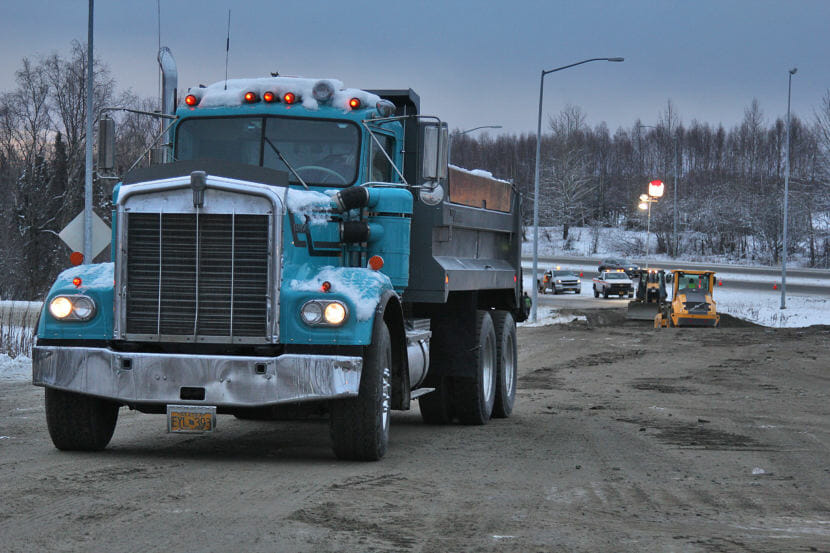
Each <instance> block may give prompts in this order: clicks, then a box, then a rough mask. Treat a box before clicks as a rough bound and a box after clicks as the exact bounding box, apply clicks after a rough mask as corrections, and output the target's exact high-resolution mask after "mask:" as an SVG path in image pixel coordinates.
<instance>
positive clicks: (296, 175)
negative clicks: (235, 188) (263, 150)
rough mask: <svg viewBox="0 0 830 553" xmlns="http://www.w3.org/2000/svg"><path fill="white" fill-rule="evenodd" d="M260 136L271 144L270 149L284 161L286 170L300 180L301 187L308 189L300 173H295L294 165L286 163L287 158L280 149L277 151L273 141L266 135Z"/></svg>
mask: <svg viewBox="0 0 830 553" xmlns="http://www.w3.org/2000/svg"><path fill="white" fill-rule="evenodd" d="M262 138H264V139H265V142H266V143H267V144H268V145H269V146H271V149H272V150H274V153H275V154H277V156H279V158H280V160H281V161H282V162H283V163H285V166H286V167H288V170H289V171H291V173H292V174H293V175H294V176H295V177H297V180H298V181H300V184H302V185H303V187H304V188H305V189H306V190H308V185H307V184H306V183H305V181H304V180H303V179H302V177H300V175H298V174H297V171H295V170H294V167H292V166H291V164H290V163H288V160H287V159H285V156H284V155H282V152H280V151H279V149H278V148H277V147H276V146H274V143H273V142H271V140H270V139H269V138H268V137H267V136H263V137H262Z"/></svg>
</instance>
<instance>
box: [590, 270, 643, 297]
mask: <svg viewBox="0 0 830 553" xmlns="http://www.w3.org/2000/svg"><path fill="white" fill-rule="evenodd" d="M600 294H602V297H603V298H607V297H608V296H619V297H623V296H626V295H627V296H628V297H629V298H631V297H634V283H633V282H632V281H631V279H630V278H628V275H626V274H625V271H623V270H622V269H620V270H616V271H603V272H601V273H600V274H599V276H598V277H597V278H595V279H594V297H595V298H598V297H599V295H600Z"/></svg>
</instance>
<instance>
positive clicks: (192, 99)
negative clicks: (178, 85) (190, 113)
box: [184, 94, 199, 107]
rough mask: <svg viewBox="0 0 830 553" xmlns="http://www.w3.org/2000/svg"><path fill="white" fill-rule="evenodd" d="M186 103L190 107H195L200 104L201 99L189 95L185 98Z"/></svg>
mask: <svg viewBox="0 0 830 553" xmlns="http://www.w3.org/2000/svg"><path fill="white" fill-rule="evenodd" d="M184 103H185V104H187V105H188V106H190V107H193V106H195V105H196V104H198V103H199V99H198V98H197V97H196V96H194V95H193V94H188V95H187V96H185V97H184Z"/></svg>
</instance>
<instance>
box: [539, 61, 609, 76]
mask: <svg viewBox="0 0 830 553" xmlns="http://www.w3.org/2000/svg"><path fill="white" fill-rule="evenodd" d="M592 61H616V62H620V61H625V58H591V59H587V60H582V61H578V62H576V63H571V64H569V65H563V66H562V67H557V68H555V69H548V70H547V71H544V70H543V71H542V76H545V75H547V74H548V73H555V72H557V71H562V70H563V69H568V68H569V67H576V66H577V65H582V64H583V63H589V62H592Z"/></svg>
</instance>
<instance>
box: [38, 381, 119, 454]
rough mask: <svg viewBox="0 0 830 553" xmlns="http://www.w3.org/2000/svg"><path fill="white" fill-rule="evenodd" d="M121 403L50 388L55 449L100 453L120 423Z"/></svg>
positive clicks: (49, 418)
mask: <svg viewBox="0 0 830 553" xmlns="http://www.w3.org/2000/svg"><path fill="white" fill-rule="evenodd" d="M118 408H119V405H118V404H117V403H112V402H111V401H107V400H104V399H99V398H97V397H92V396H86V395H82V394H76V393H72V392H64V391H63V390H56V389H54V388H46V426H47V427H48V428H49V436H50V437H51V438H52V443H53V444H55V447H56V448H58V449H61V450H64V451H100V450H102V449H104V448H105V447H107V444H108V443H110V439H111V438H112V433H113V432H114V431H115V423H116V422H117V421H118Z"/></svg>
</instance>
